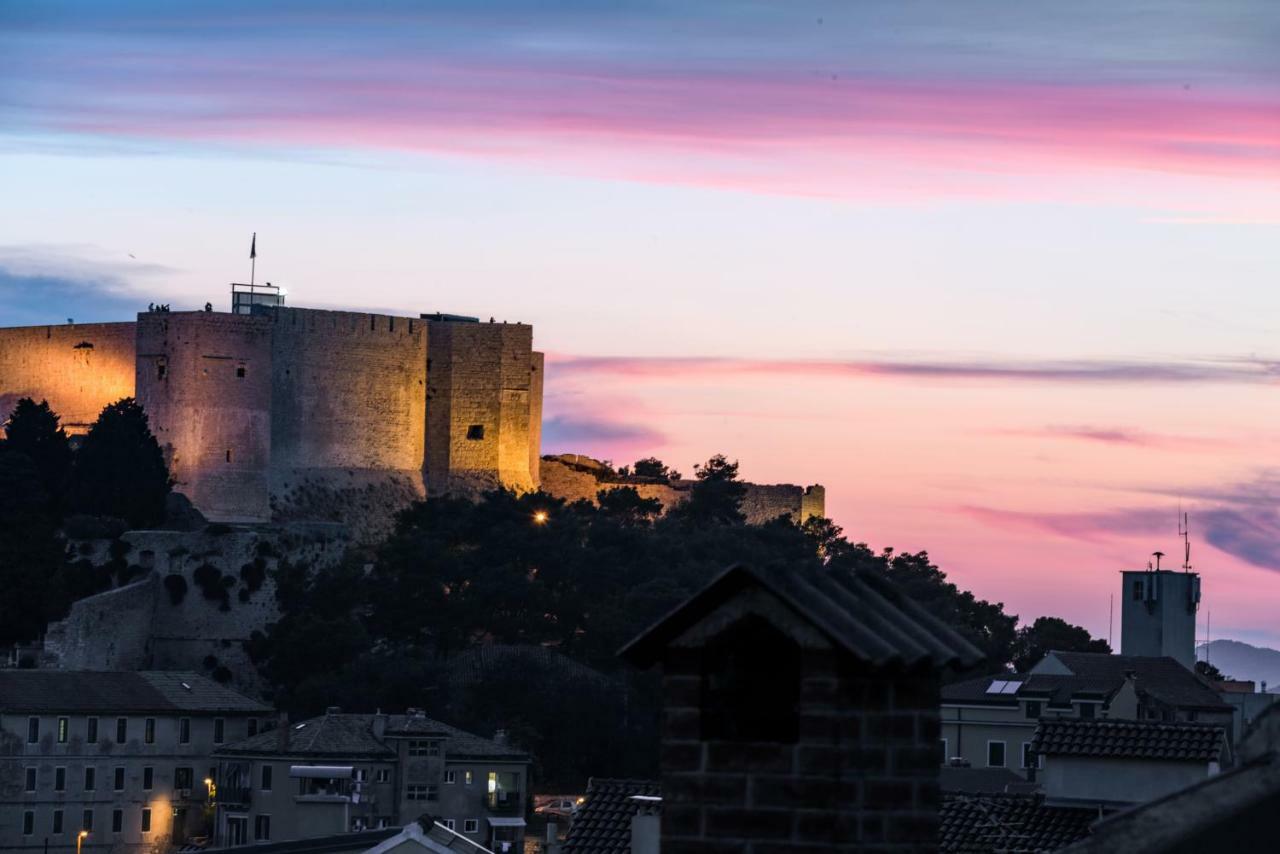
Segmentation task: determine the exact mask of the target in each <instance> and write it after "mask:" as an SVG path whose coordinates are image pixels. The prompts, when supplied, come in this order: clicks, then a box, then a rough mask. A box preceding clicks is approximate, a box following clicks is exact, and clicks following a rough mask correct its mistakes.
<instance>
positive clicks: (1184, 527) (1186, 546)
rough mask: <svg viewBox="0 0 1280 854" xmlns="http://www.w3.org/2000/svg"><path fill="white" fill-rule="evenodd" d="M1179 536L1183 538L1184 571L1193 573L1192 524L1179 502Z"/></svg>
mask: <svg viewBox="0 0 1280 854" xmlns="http://www.w3.org/2000/svg"><path fill="white" fill-rule="evenodd" d="M1178 515H1179V517H1180V518H1179V519H1178V536H1179V537H1182V571H1183V572H1190V571H1191V523H1190V521H1189V520H1188V517H1187V514H1186V512H1184V511H1183V509H1182V502H1181V501H1179V502H1178Z"/></svg>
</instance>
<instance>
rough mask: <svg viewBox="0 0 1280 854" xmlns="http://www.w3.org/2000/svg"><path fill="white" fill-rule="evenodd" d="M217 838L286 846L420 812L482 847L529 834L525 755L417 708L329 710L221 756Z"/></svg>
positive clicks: (393, 822)
mask: <svg viewBox="0 0 1280 854" xmlns="http://www.w3.org/2000/svg"><path fill="white" fill-rule="evenodd" d="M217 758H218V760H219V763H220V768H221V774H222V779H223V781H224V782H223V784H222V786H221V787H220V788H219V791H218V798H217V843H218V844H219V845H222V846H237V845H244V844H248V843H259V842H269V841H288V840H296V839H306V838H310V837H321V836H328V835H332V834H336V833H342V832H344V831H346V832H354V831H362V830H366V829H376V828H385V827H397V826H400V825H403V824H405V823H407V822H410V821H414V820H416V819H418V818H419V817H420V816H422V815H424V814H429V815H431V816H434V817H435V818H436V819H437V820H439V821H440V822H441V823H442V824H443V825H444V826H446V827H448V828H449V829H451V830H456V831H457V832H458V833H460V834H462V835H463V836H465V837H466V838H467V839H470V840H472V841H474V842H476V843H477V844H480V845H484V846H486V847H488V848H492V849H493V850H494V851H497V852H505V851H515V850H518V849H519V848H520V847H521V844H522V842H523V838H524V826H525V804H526V800H527V796H528V769H529V763H530V758H529V755H528V754H527V753H525V752H523V751H521V750H517V749H516V748H514V747H512V746H511V745H510V744H508V743H507V742H506V737H505V735H504V734H502V733H498V734H497V735H495V737H494V738H492V739H489V738H482V737H480V736H477V735H472V734H471V733H468V732H463V731H462V730H459V729H456V728H454V727H451V726H449V725H447V724H444V723H441V722H440V721H436V720H433V719H431V718H429V717H427V716H426V714H425V713H424V712H422V711H421V710H417V709H411V710H410V711H409V712H408V713H407V714H403V715H389V714H381V713H374V714H343V713H342V712H341V710H339V709H337V708H331V709H329V710H328V711H327V712H326V713H325V714H324V715H322V716H320V717H316V718H311V719H309V720H305V721H302V722H300V723H295V724H285V725H282V726H279V727H277V728H276V729H275V730H274V731H272V732H267V733H259V734H258V735H257V736H256V737H254V738H249V739H246V740H244V741H241V742H238V743H235V744H229V745H226V746H225V747H223V748H222V749H221V750H219V751H218V753H217Z"/></svg>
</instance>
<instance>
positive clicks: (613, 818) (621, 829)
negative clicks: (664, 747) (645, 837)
mask: <svg viewBox="0 0 1280 854" xmlns="http://www.w3.org/2000/svg"><path fill="white" fill-rule="evenodd" d="M637 795H638V796H640V800H637V798H636V796H637ZM661 796H662V787H661V785H659V784H658V783H656V782H653V781H652V780H614V779H607V778H603V777H592V778H591V780H589V781H588V782H587V794H586V797H585V798H584V799H583V801H582V806H580V807H579V808H578V811H577V812H576V813H574V815H573V820H572V821H571V822H570V824H569V835H568V836H567V837H566V838H565V843H564V852H565V854H629V852H630V851H631V817H632V816H634V815H635V814H636V813H637V812H638V811H640V810H646V811H652V810H656V809H660V808H661V806H660V805H661V802H660V801H653V800H645V799H649V798H658V797H661Z"/></svg>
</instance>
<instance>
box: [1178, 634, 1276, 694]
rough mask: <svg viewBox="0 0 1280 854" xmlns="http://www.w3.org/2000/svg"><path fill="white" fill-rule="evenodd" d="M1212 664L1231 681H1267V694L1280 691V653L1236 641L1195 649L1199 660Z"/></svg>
mask: <svg viewBox="0 0 1280 854" xmlns="http://www.w3.org/2000/svg"><path fill="white" fill-rule="evenodd" d="M1206 652H1207V653H1208V655H1207V657H1208V659H1209V663H1210V664H1212V665H1213V666H1215V667H1217V668H1218V669H1219V670H1221V671H1222V672H1223V673H1224V674H1225V675H1227V676H1230V677H1231V678H1232V679H1252V680H1253V681H1254V682H1262V681H1264V680H1265V681H1266V683H1267V690H1268V691H1280V650H1274V649H1270V648H1269V647H1265V646H1250V645H1249V644H1247V643H1241V642H1240V641H1233V640H1216V641H1211V642H1210V643H1207V644H1201V645H1200V646H1199V647H1197V648H1196V657H1197V658H1199V659H1202V660H1203V659H1204V658H1206V655H1205V653H1206Z"/></svg>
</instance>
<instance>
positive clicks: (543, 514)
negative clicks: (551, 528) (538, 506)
mask: <svg viewBox="0 0 1280 854" xmlns="http://www.w3.org/2000/svg"><path fill="white" fill-rule="evenodd" d="M547 518H548V517H547V511H546V510H539V511H538V512H537V513H534V514H533V524H535V525H545V524H547Z"/></svg>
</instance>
